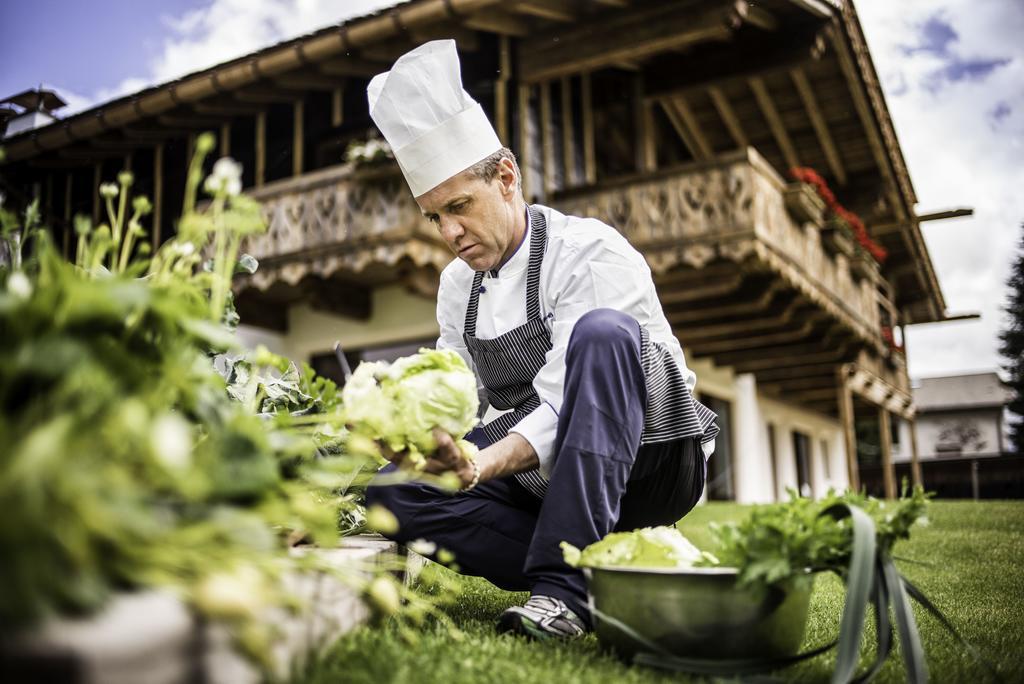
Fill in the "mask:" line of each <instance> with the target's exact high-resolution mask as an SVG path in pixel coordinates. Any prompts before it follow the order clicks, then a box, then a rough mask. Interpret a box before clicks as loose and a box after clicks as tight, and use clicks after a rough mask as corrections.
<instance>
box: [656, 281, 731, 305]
mask: <svg viewBox="0 0 1024 684" xmlns="http://www.w3.org/2000/svg"><path fill="white" fill-rule="evenodd" d="M742 284H743V274H742V273H736V274H733V275H731V276H728V277H726V278H724V279H722V280H719V281H710V282H707V283H706V284H704V285H697V286H694V287H687V288H682V289H678V290H671V291H664V292H662V293H661V294H660V296H659V299H661V304H662V306H664V305H666V304H682V303H686V302H697V301H700V300H702V299H710V298H712V297H721V296H723V295H727V294H730V293H732V292H735V291H736V290H738V289H739V287H740V285H742Z"/></svg>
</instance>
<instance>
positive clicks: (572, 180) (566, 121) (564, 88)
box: [560, 76, 576, 188]
mask: <svg viewBox="0 0 1024 684" xmlns="http://www.w3.org/2000/svg"><path fill="white" fill-rule="evenodd" d="M560 94H561V96H562V174H563V176H564V177H565V187H567V188H571V187H573V186H574V185H576V154H575V148H576V136H575V134H574V132H573V118H572V80H571V79H570V77H568V76H563V77H562V81H561V88H560Z"/></svg>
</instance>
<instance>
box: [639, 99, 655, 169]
mask: <svg viewBox="0 0 1024 684" xmlns="http://www.w3.org/2000/svg"><path fill="white" fill-rule="evenodd" d="M640 115H641V117H642V119H641V120H642V121H643V158H642V159H641V166H640V170H641V172H644V173H650V172H653V171H657V170H658V139H657V137H656V135H655V133H656V127H655V122H654V104H653V103H652V102H647V101H644V102H642V103H641V104H640Z"/></svg>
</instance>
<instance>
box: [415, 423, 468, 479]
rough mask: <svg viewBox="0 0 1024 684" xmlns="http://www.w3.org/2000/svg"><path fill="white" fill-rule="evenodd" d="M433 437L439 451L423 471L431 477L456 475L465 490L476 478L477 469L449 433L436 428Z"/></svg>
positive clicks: (433, 454)
mask: <svg viewBox="0 0 1024 684" xmlns="http://www.w3.org/2000/svg"><path fill="white" fill-rule="evenodd" d="M433 435H434V439H435V440H436V441H437V450H436V451H434V453H432V454H430V456H429V457H428V458H427V464H426V466H424V467H423V470H424V471H425V472H428V473H430V474H431V475H440V474H442V473H447V472H452V473H455V474H456V475H457V476H458V478H459V482H461V483H462V489H465V488H466V487H468V486H469V485H470V483H472V482H473V480H474V479H475V478H476V474H477V469H476V467H474V466H473V462H472V461H471V460H469V459H468V458H466V455H465V454H464V453H462V449H460V448H459V445H458V444H456V443H455V440H454V439H452V436H451V435H449V434H448V433H447V432H445V431H444V430H442V429H441V428H434V432H433ZM477 467H479V466H477Z"/></svg>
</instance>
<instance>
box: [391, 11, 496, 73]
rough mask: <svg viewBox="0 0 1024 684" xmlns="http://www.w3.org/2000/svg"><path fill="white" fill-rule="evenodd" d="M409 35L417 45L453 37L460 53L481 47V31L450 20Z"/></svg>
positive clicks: (416, 30) (414, 30)
mask: <svg viewBox="0 0 1024 684" xmlns="http://www.w3.org/2000/svg"><path fill="white" fill-rule="evenodd" d="M409 37H410V38H412V42H413V43H416V44H417V45H422V44H423V43H428V42H430V41H432V40H447V39H451V40H454V41H455V45H456V47H457V48H458V50H459V52H460V53H465V52H476V51H477V50H479V49H480V34H479V33H477V32H476V31H474V30H472V29H469V28H465V27H463V26H459V25H457V24H453V23H450V22H449V23H443V24H433V25H430V26H424V27H423V28H416V29H412V30H411V31H409ZM389 68H390V64H387V65H385V66H384V68H383V69H381V71H387V70H388V69H389Z"/></svg>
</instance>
